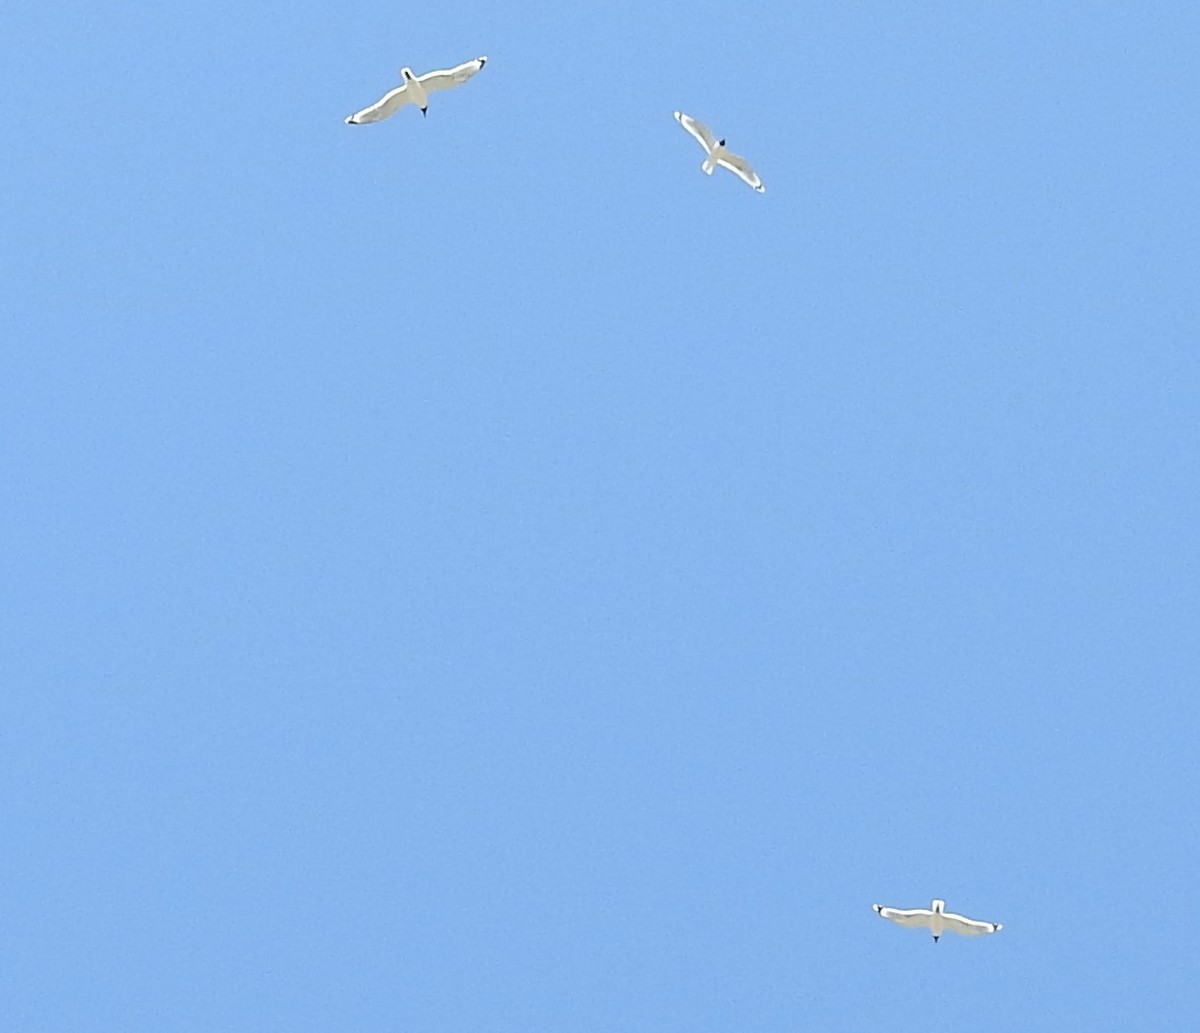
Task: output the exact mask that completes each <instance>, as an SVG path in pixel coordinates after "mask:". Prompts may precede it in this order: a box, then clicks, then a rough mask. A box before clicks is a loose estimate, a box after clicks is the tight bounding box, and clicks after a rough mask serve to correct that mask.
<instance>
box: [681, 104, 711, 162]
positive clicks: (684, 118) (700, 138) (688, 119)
mask: <svg viewBox="0 0 1200 1033" xmlns="http://www.w3.org/2000/svg"><path fill="white" fill-rule="evenodd" d="M675 118H676V119H677V120H678V122H679V124H680V125H681V126H683V128H684V129H686V130H687V131H688V132H689V133H691V134H692V136H694V137H695V138H696V141H697V142H698V143H699V144H700V146H701V147H703V148H704V153H705V154H712V152H713V150H714V149H715V148H716V146H717V138H716V137H715V136H713V134H712V130H711V129H709V128H708V126H706V125H705V124H704V123H703V122H697V121H696V120H695V119H694V118H692V116H691V115H685V114H684V113H683V112H682V111H676V112H675Z"/></svg>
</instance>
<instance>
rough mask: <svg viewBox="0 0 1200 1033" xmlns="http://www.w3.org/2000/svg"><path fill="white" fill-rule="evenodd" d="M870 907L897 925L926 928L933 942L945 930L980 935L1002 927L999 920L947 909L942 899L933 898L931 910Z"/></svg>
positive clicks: (879, 905)
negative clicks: (978, 918)
mask: <svg viewBox="0 0 1200 1033" xmlns="http://www.w3.org/2000/svg"><path fill="white" fill-rule="evenodd" d="M871 907H872V908H873V909H874V910H875V913H876V914H877V915H879V916H880V917H882V918H886V919H887V920H888V921H890V922H895V923H896V924H897V925H904V926H908V927H909V928H910V929H915V928H918V927H919V928H922V929H928V930H929V931H930V932H931V933H933V942H934V943H937V941H938V937H939V936H941V935H942V933H944V932H946V931H947V930H949V931H950V932H952V933H959V934H960V935H962V936H980V935H982V934H983V933H998V932H999V931H1000V930H1001V929H1003V928H1004V926H1002V925H1001V924H1000V923H999V922H980V921H978V920H977V919H974V918H966V917H964V916H963V915H956V914H955V913H954V912H953V911H947V910H946V902H945V901H944V900H935V901H934V902H933V910H932V911H929V910H926V909H925V908H923V907H918V908H913V910H911V911H902V910H900V909H899V908H895V907H883V906H882V905H881V904H872V905H871Z"/></svg>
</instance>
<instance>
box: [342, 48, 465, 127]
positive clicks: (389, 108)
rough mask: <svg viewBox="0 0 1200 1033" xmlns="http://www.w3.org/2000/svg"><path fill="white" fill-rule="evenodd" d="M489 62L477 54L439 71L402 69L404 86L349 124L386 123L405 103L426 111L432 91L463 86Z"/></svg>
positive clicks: (385, 96)
mask: <svg viewBox="0 0 1200 1033" xmlns="http://www.w3.org/2000/svg"><path fill="white" fill-rule="evenodd" d="M486 63H487V58H486V57H477V58H475V60H474V61H467V62H465V63H463V64H461V65H458V66H457V67H455V68H446V69H442V70H441V71H437V72H426V73H425V74H424V75H422V76H415V75H413V71H412V69H411V68H401V69H400V78H401V79H403V80H404V85H403V86H397V87H396V89H394V90H391V91H389V92H388V93H385V94H384V95H383V96H382V97H381V98H380V99H379V100H377V101H376V102H375V103H374V104H372V105H371V106H370V107H369V108H363V109H362V111H357V112H355V113H354V114H353V115H351V116H350V117H349V118H347V119H346V125H348V126H358V125H362V124H363V123H364V122H382V121H383V120H384V119H385V118H391V117H392V115H394V114H395V113H396V112H397V111H399V110H400V109H401V108H402V107H404V105H405V104H415V105H416V106H417V107H419V108H420V109H421V114H422V115H424V114H425V109H426V108H427V107H428V106H429V96H428V95H429V94H431V93H436V92H437V91H438V90H448V89H450V87H452V86H461V85H462V84H463V83H465V82H466V81H467V80H468V79H470V78H471V76H473V75H474V74H475V73H476V72H478V71H479V69H481V68H482V67H483V66H484V65H485V64H486Z"/></svg>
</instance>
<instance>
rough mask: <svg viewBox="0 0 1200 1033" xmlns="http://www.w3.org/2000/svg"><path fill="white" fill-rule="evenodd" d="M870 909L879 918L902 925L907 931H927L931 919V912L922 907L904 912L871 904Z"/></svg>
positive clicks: (896, 908) (895, 908)
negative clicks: (872, 909)
mask: <svg viewBox="0 0 1200 1033" xmlns="http://www.w3.org/2000/svg"><path fill="white" fill-rule="evenodd" d="M871 907H872V908H874V910H875V913H876V914H877V915H879V916H880V917H881V918H886V919H887V920H888V921H889V922H895V923H896V924H897V925H903V926H906V927H908V928H909V929H928V928H929V920H930V919H931V918H932V917H933V912H932V911H929V910H927V909H926V908H923V907H918V908H914V909H913V910H911V911H904V910H902V909H900V908H898V907H883V905H881V904H872V905H871Z"/></svg>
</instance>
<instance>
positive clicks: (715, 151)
mask: <svg viewBox="0 0 1200 1033" xmlns="http://www.w3.org/2000/svg"><path fill="white" fill-rule="evenodd" d="M675 118H676V119H677V120H678V122H679V124H680V125H681V126H683V128H684V129H686V130H687V131H688V132H689V133H691V135H692V136H694V137H695V138H696V140H697V141H698V142H699V144H700V146H701V147H703V148H704V154H705V158H704V164H703V165H701V166H700V168H701V169H702V170H703V171H704V174H705V175H706V176H711V175H712V174H713V169H715V168H716V167H717V166H718V165H720V166H721V168H723V169H728V170H729V171H730V172H732V173H733V174H734V175H735V176H737V177H738V179H740V180H741V181H742V182H743V183H745V184H746V185H747V186H752V187H754V189H755V190H757V191H758V192H759V193H760V194H765V193H766V192H767V188H766V187H765V186H763V181H762V180H761V179H759V178H758V173H757V172H755V171H754V169H752V168H751V167H750V163H749V162H748V161H747V160H746V159H745V158H743V157H742V156H741V155H740V154H734V153H733V151H731V150H729V149H728V148H727V147H726V146H725V141H724V140H718V139H717V138H716V137H715V136H713V131H712V130H711V129H709V128H708V126H706V125H705V124H704V123H703V122H699V121H697V120H696V119H694V118H692V116H691V115H685V114H684V113H683V112H682V111H676V112H675Z"/></svg>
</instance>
